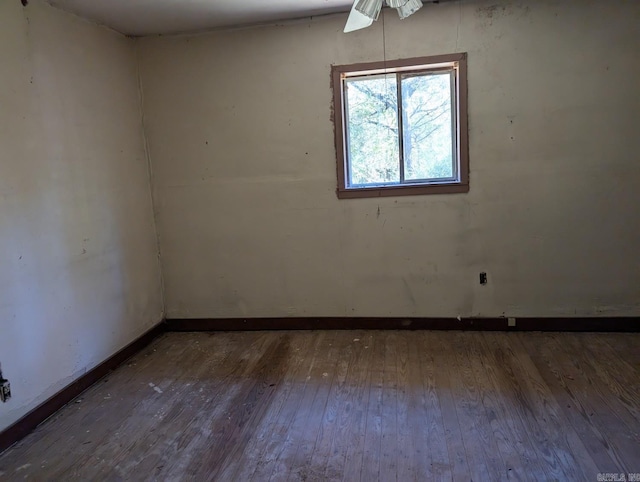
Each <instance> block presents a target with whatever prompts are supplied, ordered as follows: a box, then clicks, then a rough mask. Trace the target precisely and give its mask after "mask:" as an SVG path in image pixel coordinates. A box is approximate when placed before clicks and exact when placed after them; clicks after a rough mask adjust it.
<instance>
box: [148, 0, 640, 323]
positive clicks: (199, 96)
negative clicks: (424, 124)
mask: <svg viewBox="0 0 640 482" xmlns="http://www.w3.org/2000/svg"><path fill="white" fill-rule="evenodd" d="M345 20H346V15H344V16H336V17H330V18H323V19H315V20H312V21H303V22H294V23H286V24H284V25H279V26H271V27H258V28H251V29H238V30H232V31H224V32H216V33H211V34H207V35H200V36H191V37H174V38H148V39H143V40H140V41H139V48H140V58H141V71H142V77H143V90H144V97H145V116H146V122H145V125H146V128H147V134H148V140H149V143H150V153H151V158H152V162H153V167H154V176H155V186H154V189H155V196H156V201H157V203H156V211H157V215H158V229H159V236H160V244H161V249H162V255H163V259H162V265H163V273H164V278H165V284H166V310H167V316H168V317H253V316H258V317H269V316H288V315H295V316H458V315H461V316H500V315H503V314H504V315H507V316H604V315H608V316H613V315H616V316H617V315H638V314H640V297H639V292H638V289H639V286H640V264H639V263H638V256H637V250H638V246H640V223H638V222H637V210H638V206H639V205H640V189H638V185H640V162H638V161H639V159H638V156H639V154H638V152H640V136H639V135H638V133H637V130H638V129H637V127H638V125H639V124H640V96H638V95H637V92H636V91H637V82H638V80H637V79H638V78H640V56H638V50H639V48H640V37H639V36H638V23H639V20H640V3H639V2H630V1H624V0H614V1H608V2H603V1H593V0H588V1H584V0H564V1H560V0H536V1H533V0H531V1H524V0H523V1H494V2H482V1H463V2H447V3H442V4H440V5H433V4H429V5H425V7H424V8H423V9H422V10H421V11H420V12H418V13H417V14H416V15H414V16H412V17H410V18H409V19H407V20H405V21H402V22H401V21H399V20H398V19H397V17H396V16H395V14H394V12H386V11H385V18H384V22H383V21H382V20H380V21H378V22H377V23H376V24H374V26H373V27H371V28H368V29H366V30H363V31H360V32H358V33H354V34H349V35H345V34H343V33H342V28H343V26H344V22H345ZM383 25H384V27H385V31H384V34H383ZM383 41H384V44H383ZM452 52H468V62H469V63H468V68H469V126H470V132H469V137H470V168H471V173H470V183H471V190H470V192H469V193H468V194H461V195H440V196H422V197H405V198H396V199H393V198H385V199H358V200H342V201H340V200H338V199H337V198H336V196H335V193H334V190H335V186H336V180H335V176H336V174H335V173H336V166H335V152H334V140H333V132H332V129H333V126H332V123H331V122H330V120H329V119H330V110H331V90H330V85H329V72H330V66H331V64H347V63H354V62H362V61H377V60H381V59H382V58H383V56H385V55H386V58H388V59H394V58H406V57H414V56H423V55H434V54H445V53H452ZM480 271H486V272H487V273H488V279H489V282H488V284H487V285H486V286H480V284H479V282H478V273H479V272H480Z"/></svg>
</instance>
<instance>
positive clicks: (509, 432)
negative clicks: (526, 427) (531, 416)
mask: <svg viewBox="0 0 640 482" xmlns="http://www.w3.org/2000/svg"><path fill="white" fill-rule="evenodd" d="M476 338H480V343H479V342H478V341H476ZM481 340H482V337H473V339H468V340H466V341H467V343H464V344H460V345H459V346H460V348H461V349H460V350H459V358H460V359H461V360H463V361H466V360H477V361H478V362H476V363H472V364H471V373H470V375H471V376H472V377H473V379H474V380H475V384H476V388H477V390H478V399H479V404H480V405H482V407H483V409H484V417H483V418H484V419H485V420H486V421H487V424H486V429H487V431H488V432H489V433H490V434H492V435H493V437H492V439H493V443H491V442H490V443H489V444H488V446H489V448H490V450H493V449H495V450H496V451H497V453H498V454H499V456H500V462H499V463H500V466H499V470H498V472H499V473H500V474H501V475H500V479H501V480H518V481H525V480H533V478H532V477H530V475H533V474H530V472H531V467H530V466H529V464H528V463H527V459H526V456H525V450H523V447H522V443H521V442H520V440H518V437H517V435H516V434H517V433H518V431H517V430H513V418H512V415H511V413H510V412H509V411H508V410H506V409H505V407H504V406H503V404H501V403H500V399H501V397H500V396H498V395H497V390H498V389H499V387H496V386H495V385H494V380H495V379H494V378H492V376H491V374H492V371H493V370H494V369H495V367H493V366H492V361H491V359H490V358H489V357H488V356H487V354H486V352H485V350H484V349H483V347H482V345H481ZM494 444H495V445H494ZM496 459H497V458H496ZM540 475H541V474H540Z"/></svg>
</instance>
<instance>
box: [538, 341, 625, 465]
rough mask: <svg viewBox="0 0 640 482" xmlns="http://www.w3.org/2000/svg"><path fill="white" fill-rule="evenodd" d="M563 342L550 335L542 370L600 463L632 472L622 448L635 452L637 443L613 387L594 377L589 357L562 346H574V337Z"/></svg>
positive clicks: (548, 383) (547, 382)
mask: <svg viewBox="0 0 640 482" xmlns="http://www.w3.org/2000/svg"><path fill="white" fill-rule="evenodd" d="M563 343H564V346H562V347H561V346H560V345H559V343H558V337H557V336H553V335H548V336H547V337H546V339H545V343H543V344H541V347H540V352H539V353H540V354H541V355H542V356H543V357H544V364H542V363H540V364H538V366H539V367H541V368H540V373H541V374H542V376H543V378H544V380H545V382H546V384H547V385H548V386H550V387H552V388H553V387H555V388H556V392H557V393H558V394H559V395H558V396H556V399H558V401H559V402H560V407H561V408H562V411H563V412H564V414H565V417H566V418H567V420H569V421H570V423H571V425H572V426H573V428H574V430H575V431H576V433H577V434H578V435H579V436H580V438H581V440H582V442H583V443H584V445H585V447H586V448H587V450H588V451H589V453H590V455H591V457H592V458H593V459H594V461H595V463H596V464H597V465H598V467H603V468H604V469H605V471H606V472H610V473H618V472H626V473H629V472H631V468H630V467H626V466H625V463H624V460H625V457H624V455H623V453H622V452H627V455H629V454H633V453H634V452H635V451H637V445H636V444H634V443H633V441H632V440H628V438H627V437H628V433H629V429H628V426H627V425H626V424H625V422H623V421H621V420H620V419H619V418H618V417H617V416H616V413H615V411H616V409H615V408H614V407H615V406H616V403H615V398H614V397H610V396H607V395H608V392H609V390H607V389H606V388H605V387H604V386H603V383H602V381H601V380H599V379H598V378H596V377H594V375H595V374H594V373H593V369H592V368H591V366H590V361H589V359H588V358H584V359H582V360H581V359H577V358H573V357H569V356H568V355H567V352H565V351H564V350H563V349H561V348H564V349H566V348H570V347H571V344H572V340H571V339H569V340H565V341H564V342H563ZM533 359H534V360H537V358H533ZM602 406H606V407H608V410H606V411H601V412H600V411H599V410H598V407H602ZM585 422H587V423H585ZM605 454H606V455H608V459H607V458H606V457H605Z"/></svg>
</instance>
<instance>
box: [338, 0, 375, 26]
mask: <svg viewBox="0 0 640 482" xmlns="http://www.w3.org/2000/svg"><path fill="white" fill-rule="evenodd" d="M357 3H358V0H355V1H354V2H353V6H352V7H351V12H350V13H349V18H347V24H346V25H345V26H344V32H345V33H347V32H353V31H354V30H360V29H363V28H367V27H369V26H370V25H371V24H372V23H373V20H372V19H370V18H369V17H367V16H366V15H363V14H361V13H360V12H358V11H357V10H356V4H357Z"/></svg>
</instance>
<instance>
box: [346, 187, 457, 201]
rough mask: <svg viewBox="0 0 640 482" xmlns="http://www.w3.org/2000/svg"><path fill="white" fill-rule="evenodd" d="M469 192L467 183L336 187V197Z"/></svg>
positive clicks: (351, 197) (350, 197)
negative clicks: (355, 187) (354, 187)
mask: <svg viewBox="0 0 640 482" xmlns="http://www.w3.org/2000/svg"><path fill="white" fill-rule="evenodd" d="M466 192H469V184H460V183H456V184H435V185H433V184H432V185H428V186H424V185H423V186H393V187H366V188H357V189H345V188H338V189H337V190H336V194H337V195H338V199H355V198H366V197H392V196H421V195H424V194H460V193H466Z"/></svg>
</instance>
